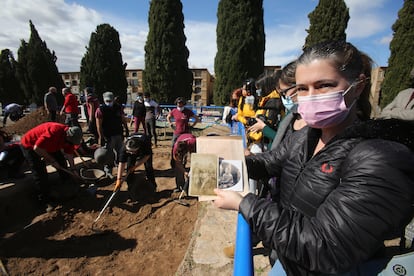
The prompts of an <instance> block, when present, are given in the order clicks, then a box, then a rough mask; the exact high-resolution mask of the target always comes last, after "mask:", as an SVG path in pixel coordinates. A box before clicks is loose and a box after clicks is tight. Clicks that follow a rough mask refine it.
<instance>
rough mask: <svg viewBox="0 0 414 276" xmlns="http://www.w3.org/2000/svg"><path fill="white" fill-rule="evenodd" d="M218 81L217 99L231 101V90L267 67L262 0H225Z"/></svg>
mask: <svg viewBox="0 0 414 276" xmlns="http://www.w3.org/2000/svg"><path fill="white" fill-rule="evenodd" d="M216 33H217V54H216V57H215V60H214V72H215V75H216V80H215V84H214V96H213V100H214V103H215V104H216V105H224V104H227V103H228V102H229V99H230V94H231V92H232V91H233V90H234V89H235V88H237V87H241V86H242V83H243V81H244V80H246V79H247V78H250V77H252V78H256V77H257V76H259V75H260V74H261V73H262V72H263V69H264V51H265V33H264V23H263V1H262V0H221V1H220V2H219V5H218V11H217V29H216Z"/></svg>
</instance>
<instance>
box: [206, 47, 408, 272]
mask: <svg viewBox="0 0 414 276" xmlns="http://www.w3.org/2000/svg"><path fill="white" fill-rule="evenodd" d="M370 72H371V60H370V58H369V57H368V56H366V55H365V54H363V53H361V52H360V51H358V50H357V49H356V48H355V47H354V46H353V45H352V44H350V43H345V42H343V43H324V44H320V45H316V46H314V47H312V48H308V49H306V50H305V52H304V53H303V54H302V55H301V57H300V58H299V59H298V61H297V69H296V83H297V86H296V87H297V89H298V102H299V109H298V110H299V113H300V114H301V116H302V118H303V119H304V120H305V121H306V123H307V125H308V126H307V127H305V128H303V129H302V130H300V131H297V132H295V133H293V134H292V135H291V136H289V137H288V138H287V139H285V140H284V141H283V142H282V144H281V145H280V147H279V148H277V149H275V150H273V151H270V152H265V153H263V154H257V155H252V156H248V157H246V164H247V168H248V172H249V177H250V178H256V179H258V178H263V177H272V176H277V177H279V179H280V189H281V190H280V198H279V199H278V200H277V202H269V201H267V200H264V199H259V198H258V197H256V196H255V195H253V194H248V195H246V196H245V197H244V198H242V197H241V196H240V195H239V194H237V193H235V192H231V191H221V190H216V193H217V195H218V197H217V199H216V200H215V202H214V204H215V205H216V206H218V207H221V208H225V209H234V210H238V211H240V212H241V213H242V215H243V216H244V218H245V219H246V221H247V222H248V223H249V225H250V228H251V230H252V232H253V233H254V234H256V235H257V236H258V237H259V238H261V239H262V241H263V243H264V245H265V246H268V247H270V248H272V249H273V250H275V251H276V252H277V255H278V258H279V261H280V263H281V264H282V265H283V267H284V269H285V270H286V272H287V274H288V275H295V276H296V275H326V274H330V275H332V274H333V275H341V274H346V275H351V274H348V273H357V274H352V275H377V274H378V273H379V272H380V271H381V270H382V269H383V268H385V266H386V264H387V263H388V261H389V260H390V258H391V257H392V256H393V255H395V254H399V253H402V251H404V250H402V251H401V250H400V249H404V248H403V246H401V247H398V246H397V247H395V248H393V247H386V246H385V245H384V242H385V244H388V243H387V242H386V241H387V240H392V239H395V238H401V237H403V236H404V228H405V226H406V225H407V224H408V223H409V222H410V220H411V218H412V217H413V214H414V207H413V206H414V169H413V168H414V154H413V152H412V150H413V149H414V146H413V144H414V141H413V139H414V127H413V124H412V123H410V122H404V121H397V120H368V119H369V114H370V105H369V101H368V98H369V91H370V86H369V82H368V79H369V77H370ZM403 242H404V239H401V244H403ZM358 273H359V274H358Z"/></svg>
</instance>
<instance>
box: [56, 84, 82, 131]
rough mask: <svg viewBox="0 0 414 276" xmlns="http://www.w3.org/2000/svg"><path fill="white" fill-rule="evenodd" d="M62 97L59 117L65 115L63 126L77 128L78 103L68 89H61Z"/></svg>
mask: <svg viewBox="0 0 414 276" xmlns="http://www.w3.org/2000/svg"><path fill="white" fill-rule="evenodd" d="M62 95H63V97H65V101H64V103H63V106H62V109H61V110H60V115H63V114H66V119H65V124H66V125H68V126H78V127H79V121H78V117H79V114H80V111H79V101H78V99H77V98H76V96H75V95H74V94H73V93H72V91H71V89H70V87H65V88H63V89H62Z"/></svg>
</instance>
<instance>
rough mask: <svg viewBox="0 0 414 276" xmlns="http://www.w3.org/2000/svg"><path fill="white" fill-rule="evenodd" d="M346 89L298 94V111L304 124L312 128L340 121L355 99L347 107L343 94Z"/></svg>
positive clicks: (333, 124) (327, 125)
mask: <svg viewBox="0 0 414 276" xmlns="http://www.w3.org/2000/svg"><path fill="white" fill-rule="evenodd" d="M353 86H354V85H353V84H352V85H351V86H349V87H348V89H346V90H345V91H344V90H340V91H335V92H330V93H325V94H318V95H310V96H298V104H299V107H298V112H299V114H300V115H301V116H302V118H303V120H305V122H306V124H307V125H308V126H310V127H313V128H326V127H331V126H335V125H338V124H340V123H342V122H343V121H344V120H345V119H346V117H347V116H348V114H349V111H350V110H351V109H352V107H353V105H354V104H355V103H356V99H355V100H354V101H353V102H352V104H351V105H350V106H349V107H347V106H346V104H345V99H344V97H345V95H346V94H347V93H348V92H349V91H350V89H351V88H352V87H353Z"/></svg>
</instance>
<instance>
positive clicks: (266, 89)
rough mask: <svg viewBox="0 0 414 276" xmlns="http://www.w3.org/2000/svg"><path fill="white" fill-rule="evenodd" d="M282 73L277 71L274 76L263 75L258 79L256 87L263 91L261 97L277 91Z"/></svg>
mask: <svg viewBox="0 0 414 276" xmlns="http://www.w3.org/2000/svg"><path fill="white" fill-rule="evenodd" d="M281 73H282V72H281V70H277V71H276V72H274V73H272V74H265V73H263V74H262V75H260V76H259V77H258V78H257V81H256V87H257V88H260V89H261V90H262V95H261V96H263V97H264V96H267V95H269V94H270V93H271V92H272V91H273V90H275V89H276V87H277V84H278V82H279V78H280V75H281Z"/></svg>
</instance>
